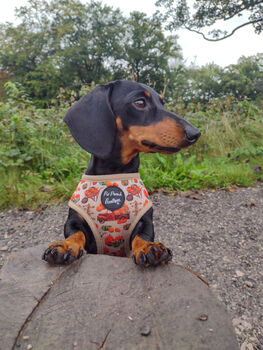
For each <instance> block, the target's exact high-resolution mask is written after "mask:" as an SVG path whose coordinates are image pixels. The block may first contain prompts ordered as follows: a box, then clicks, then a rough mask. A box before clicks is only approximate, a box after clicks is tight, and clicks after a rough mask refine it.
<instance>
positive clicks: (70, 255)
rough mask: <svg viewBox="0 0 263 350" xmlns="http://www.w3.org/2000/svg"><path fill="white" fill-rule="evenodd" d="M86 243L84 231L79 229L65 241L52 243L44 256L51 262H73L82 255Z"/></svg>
mask: <svg viewBox="0 0 263 350" xmlns="http://www.w3.org/2000/svg"><path fill="white" fill-rule="evenodd" d="M85 243H86V239H85V235H84V233H83V232H82V231H78V232H76V233H74V234H73V235H71V236H69V237H68V238H67V239H65V240H64V241H59V242H53V243H51V244H50V246H49V247H48V248H47V249H46V250H45V252H44V254H43V257H42V258H43V260H46V261H47V262H48V263H50V264H67V263H71V262H73V261H74V260H76V259H79V258H80V257H81V256H82V254H83V250H84V247H85Z"/></svg>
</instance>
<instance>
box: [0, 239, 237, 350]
mask: <svg viewBox="0 0 263 350" xmlns="http://www.w3.org/2000/svg"><path fill="white" fill-rule="evenodd" d="M45 247H46V246H45V245H40V246H37V247H35V248H29V249H25V250H24V251H22V252H19V253H18V254H16V255H12V256H11V257H10V258H9V260H8V262H7V263H6V265H5V266H4V267H3V269H2V272H1V275H0V278H1V281H0V300H1V303H0V339H1V341H0V349H1V350H8V349H27V348H28V347H29V348H30V345H31V346H32V349H33V350H34V349H38V350H46V349H52V350H56V349H58V350H61V349H63V350H68V349H81V350H82V349H85V350H86V349H87V350H93V349H94V350H97V349H107V350H122V349H123V350H124V349H125V350H133V349H136V350H137V349H141V350H149V349H150V350H155V349H156V350H157V349H171V350H177V349H178V350H190V349H198V350H203V349H207V350H211V349H213V350H228V349H229V350H235V349H238V346H237V342H236V339H235V335H234V332H233V329H232V325H231V321H230V318H229V316H228V315H227V313H226V312H225V310H224V307H223V306H222V305H221V303H220V302H219V301H218V300H217V299H216V298H215V296H214V295H213V294H212V293H211V291H210V289H209V287H207V285H206V284H205V283H204V282H202V281H201V280H200V279H199V278H197V277H196V276H195V275H193V274H192V273H191V272H189V271H187V270H185V269H183V268H181V267H179V266H177V265H176V264H173V263H170V264H168V265H164V266H159V267H157V268H148V269H141V268H140V267H138V266H136V265H134V263H133V261H132V260H131V259H127V258H117V257H109V256H104V255H85V256H84V257H82V258H81V259H80V260H79V261H77V262H75V263H73V264H72V265H69V266H66V267H58V266H49V265H48V264H47V263H45V262H43V261H42V260H41V254H42V252H43V250H44V248H45ZM142 333H146V334H148V333H149V334H148V335H142Z"/></svg>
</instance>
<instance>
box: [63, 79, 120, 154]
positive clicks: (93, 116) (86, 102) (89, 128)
mask: <svg viewBox="0 0 263 350" xmlns="http://www.w3.org/2000/svg"><path fill="white" fill-rule="evenodd" d="M113 85H114V84H113V83H110V84H107V85H102V86H99V87H97V88H96V89H94V90H93V91H91V92H90V93H89V94H87V95H86V96H83V97H82V98H81V99H80V100H79V101H77V102H76V103H74V104H73V106H72V107H71V108H70V109H69V111H68V112H67V114H66V115H65V117H64V121H65V123H66V124H67V125H68V127H69V130H70V132H71V134H72V136H73V137H74V139H75V140H76V141H77V142H78V144H79V145H80V146H81V147H82V148H84V149H85V150H86V151H87V152H89V153H92V154H94V155H96V156H97V157H99V158H104V159H105V158H107V157H109V156H110V154H111V151H112V148H113V146H114V141H115V136H116V132H117V126H116V122H115V117H114V114H113V112H112V109H111V106H110V96H111V92H112V89H113Z"/></svg>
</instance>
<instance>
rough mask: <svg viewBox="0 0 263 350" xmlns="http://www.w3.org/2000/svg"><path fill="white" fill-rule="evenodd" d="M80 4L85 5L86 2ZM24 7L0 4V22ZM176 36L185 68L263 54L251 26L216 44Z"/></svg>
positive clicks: (137, 4)
mask: <svg viewBox="0 0 263 350" xmlns="http://www.w3.org/2000/svg"><path fill="white" fill-rule="evenodd" d="M82 1H83V2H85V0H82ZM87 2H88V0H87ZM26 3H27V0H7V1H5V0H0V22H5V21H9V22H14V20H15V17H14V9H15V7H19V6H22V5H25V4H26ZM103 3H105V4H108V5H110V6H113V7H114V8H117V7H119V8H120V9H121V11H122V12H123V13H124V14H125V15H128V14H129V13H130V12H131V11H141V12H145V13H146V14H147V15H151V14H152V13H154V12H155V10H156V8H155V6H154V3H155V0H132V1H124V0H103ZM221 29H225V28H221ZM176 34H177V35H179V39H178V43H179V45H180V46H181V48H182V51H183V57H184V59H185V61H186V63H187V64H190V63H191V62H195V63H196V64H197V65H204V64H206V63H210V62H214V63H216V64H218V65H221V66H226V65H229V64H232V63H236V62H237V60H238V58H239V57H241V56H242V55H244V56H251V55H255V54H257V53H259V52H263V34H260V35H256V34H255V33H254V31H253V28H252V27H250V26H246V27H244V28H242V29H240V30H239V31H237V32H236V33H235V34H234V35H233V36H232V37H230V38H228V39H226V40H223V41H219V42H208V41H206V40H204V39H202V38H201V36H199V35H198V34H195V33H192V32H189V31H187V30H179V31H177V32H176Z"/></svg>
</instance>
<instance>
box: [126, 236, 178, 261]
mask: <svg viewBox="0 0 263 350" xmlns="http://www.w3.org/2000/svg"><path fill="white" fill-rule="evenodd" d="M132 252H133V259H134V262H135V263H136V264H138V265H141V266H145V267H148V266H156V265H159V264H164V263H168V261H170V260H172V256H173V254H172V251H171V250H170V249H169V248H167V247H166V246H165V245H163V244H162V243H160V242H147V241H145V240H144V239H142V238H141V237H140V236H139V235H137V236H135V238H134V240H133V241H132Z"/></svg>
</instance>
